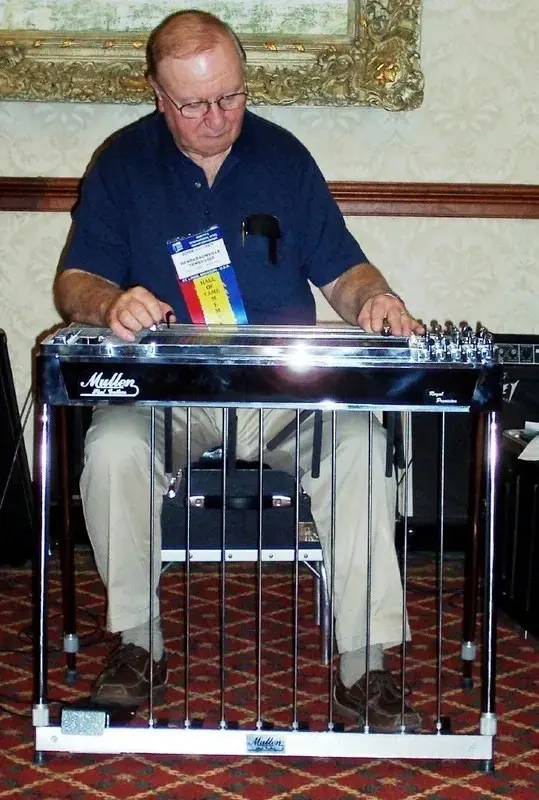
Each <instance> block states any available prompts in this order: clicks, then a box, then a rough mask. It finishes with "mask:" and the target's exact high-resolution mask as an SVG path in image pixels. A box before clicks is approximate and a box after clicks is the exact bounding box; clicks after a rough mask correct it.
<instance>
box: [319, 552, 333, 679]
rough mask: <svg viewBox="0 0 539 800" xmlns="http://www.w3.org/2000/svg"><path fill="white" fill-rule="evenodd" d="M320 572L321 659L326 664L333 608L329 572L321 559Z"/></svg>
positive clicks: (328, 655) (328, 654)
mask: <svg viewBox="0 0 539 800" xmlns="http://www.w3.org/2000/svg"><path fill="white" fill-rule="evenodd" d="M319 567H320V572H319V578H318V598H319V600H318V602H319V607H320V611H319V615H320V660H321V662H322V664H324V666H327V665H328V664H329V659H330V652H331V642H330V636H331V632H332V625H331V608H330V602H329V587H328V579H327V572H326V568H325V566H324V562H323V561H320V565H319Z"/></svg>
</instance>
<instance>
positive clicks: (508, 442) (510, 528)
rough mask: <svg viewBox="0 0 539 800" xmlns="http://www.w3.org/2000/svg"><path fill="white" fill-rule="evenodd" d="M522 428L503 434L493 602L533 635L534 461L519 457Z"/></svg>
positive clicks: (538, 498)
mask: <svg viewBox="0 0 539 800" xmlns="http://www.w3.org/2000/svg"><path fill="white" fill-rule="evenodd" d="M528 441H529V439H528V437H527V436H526V435H525V432H524V431H518V430H515V431H510V430H508V431H505V432H504V434H503V462H502V481H501V483H502V485H501V492H500V503H499V509H498V527H497V530H498V576H499V605H500V608H502V609H503V610H504V611H505V612H506V613H507V614H508V615H509V616H510V617H511V618H512V619H513V620H515V622H517V623H518V624H519V625H522V627H523V628H524V629H525V630H527V631H529V632H530V633H533V634H534V635H535V636H537V637H539V581H538V576H539V462H538V461H523V460H521V459H519V455H520V454H521V453H522V451H523V449H524V447H525V446H526V444H527V443H528Z"/></svg>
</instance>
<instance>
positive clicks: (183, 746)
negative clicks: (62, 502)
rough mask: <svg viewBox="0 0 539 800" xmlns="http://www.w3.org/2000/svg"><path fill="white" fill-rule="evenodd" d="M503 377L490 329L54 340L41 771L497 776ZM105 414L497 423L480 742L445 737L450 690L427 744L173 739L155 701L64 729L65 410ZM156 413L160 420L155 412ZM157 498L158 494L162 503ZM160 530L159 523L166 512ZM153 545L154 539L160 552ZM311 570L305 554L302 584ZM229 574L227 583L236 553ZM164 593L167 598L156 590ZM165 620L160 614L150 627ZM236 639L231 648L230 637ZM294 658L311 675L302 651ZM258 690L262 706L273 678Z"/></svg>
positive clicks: (89, 335) (39, 694) (257, 731)
mask: <svg viewBox="0 0 539 800" xmlns="http://www.w3.org/2000/svg"><path fill="white" fill-rule="evenodd" d="M385 333H387V332H385ZM502 368H503V365H502V364H501V363H500V359H499V358H498V356H497V353H496V349H495V345H494V343H493V337H492V336H491V335H490V334H489V333H488V332H487V331H486V330H484V329H479V330H477V331H473V330H472V329H471V328H469V327H461V328H458V329H457V328H454V327H452V326H450V327H446V329H445V330H444V331H442V330H441V329H440V328H438V327H434V328H431V330H429V331H427V332H426V333H425V334H424V335H412V336H410V337H409V338H403V337H393V336H389V335H383V334H379V335H373V334H368V333H365V332H363V331H361V330H359V329H354V328H351V327H347V326H344V325H335V326H332V325H326V326H320V327H319V326H315V327H294V326H290V327H263V326H208V327H203V326H198V325H196V326H193V325H172V326H170V327H169V326H167V325H158V326H156V327H155V329H152V330H144V331H142V332H140V333H139V334H137V335H136V338H135V341H134V342H132V343H127V342H124V341H122V340H120V339H118V338H117V337H115V336H113V335H112V334H111V332H110V331H109V330H107V329H104V328H99V327H93V326H88V325H79V324H73V325H70V326H68V327H66V328H63V329H62V330H59V331H57V332H55V333H53V334H52V335H50V336H48V337H47V338H46V339H45V340H44V341H43V342H42V343H41V345H40V347H39V351H38V354H37V364H36V375H37V388H38V403H39V412H40V443H39V498H40V516H41V523H40V529H39V535H40V539H39V554H38V558H37V559H36V570H37V573H38V574H37V580H36V587H37V589H36V597H35V611H36V613H35V620H36V623H35V630H34V655H35V681H34V687H35V689H34V705H33V724H34V727H35V750H36V758H37V759H38V760H39V759H40V758H41V757H43V754H44V753H45V752H46V751H62V750H63V751H68V752H93V753H114V752H123V753H129V752H131V753H135V752H137V753H142V752H145V753H169V754H172V753H177V754H180V753H198V754H229V755H233V754H240V755H241V754H248V753H256V754H258V755H267V756H271V755H275V754H278V755H281V756H287V755H291V756H297V757H306V756H324V757H336V756H347V757H355V758H359V757H370V758H381V757H391V758H441V759H446V758H447V759H456V758H463V759H472V760H479V761H481V762H482V763H483V766H484V768H485V769H486V770H488V769H491V768H492V758H493V741H494V736H495V734H496V713H495V640H496V625H495V603H494V546H495V542H494V528H495V524H494V508H495V501H496V478H497V471H498V464H499V456H500V436H501V431H500V422H499V414H498V410H499V409H500V407H501V403H502V390H503V386H502ZM102 404H142V405H148V406H151V407H152V409H153V407H154V406H155V407H163V406H183V407H187V408H188V407H192V406H202V407H203V406H214V407H223V408H224V409H226V408H236V407H239V408H241V407H253V408H282V407H285V408H292V409H296V411H299V409H306V410H311V409H314V410H317V409H323V410H327V411H329V412H333V411H336V410H339V411H341V410H344V411H358V410H359V411H369V412H371V411H379V410H390V411H399V410H400V411H405V412H408V411H415V410H420V411H432V412H433V413H436V412H437V413H445V412H461V413H465V412H474V413H475V412H482V413H484V414H485V416H486V419H487V423H486V443H487V447H486V452H487V459H486V463H487V470H486V471H487V475H486V525H485V528H486V532H485V545H484V555H485V564H486V569H485V574H484V581H483V610H484V620H485V621H484V626H483V642H482V644H483V646H482V662H481V708H480V715H479V726H478V731H477V733H468V732H466V733H463V734H462V735H460V734H459V735H453V736H443V735H441V734H442V733H443V732H444V731H443V725H442V722H441V718H442V717H441V690H440V689H439V690H438V695H437V703H436V708H437V711H436V714H437V717H436V719H437V722H436V725H435V729H434V730H433V731H432V732H431V733H428V732H427V733H423V734H416V733H405V732H404V731H403V733H401V734H376V733H369V732H368V731H366V732H363V733H359V732H343V731H339V730H338V728H337V727H336V725H335V724H334V723H333V721H332V718H331V714H330V716H329V718H328V724H327V726H326V729H325V730H322V731H308V730H301V729H300V728H299V726H298V725H297V724H296V722H294V724H292V725H291V727H289V728H287V729H282V730H266V729H264V728H263V726H262V724H260V725H259V724H258V723H257V724H256V725H255V726H252V727H250V728H248V729H245V730H240V729H237V728H234V729H232V727H228V726H227V724H226V720H225V719H224V716H223V720H222V722H221V724H220V726H219V727H218V728H213V729H195V726H194V725H192V722H191V720H190V719H189V718H188V716H186V719H185V721H184V724H183V725H182V726H178V727H169V728H164V727H160V726H159V725H157V724H155V720H154V718H153V707H152V703H151V699H150V700H149V722H148V724H147V725H146V726H134V727H129V726H124V727H121V726H119V727H114V726H110V725H109V723H108V718H107V715H106V714H105V713H103V714H102V715H101V716H100V717H99V716H97V717H96V716H95V715H94V716H92V717H91V719H89V720H88V719H85V718H84V716H80V715H79V716H76V714H75V715H74V716H72V717H71V720H72V721H73V719H74V720H75V725H74V727H73V726H71V727H70V726H69V724H67V723H66V724H64V723H63V722H62V724H61V725H58V724H56V723H54V724H53V723H51V721H50V719H49V704H48V699H47V667H48V664H47V652H48V638H47V587H48V582H47V559H48V553H49V530H48V505H49V501H50V460H51V441H52V439H51V430H52V414H51V406H76V405H82V406H96V405H102ZM151 413H152V419H154V412H153V410H152V412H151ZM152 425H153V423H152ZM152 452H153V451H152ZM150 496H153V493H152V492H150ZM150 502H152V501H151V500H150ZM150 508H152V506H150ZM150 519H151V520H152V519H153V515H152V514H150ZM151 524H152V523H151ZM152 536H153V534H152V532H150V542H151V541H152ZM223 540H224V534H223ZM152 546H153V545H152V544H150V547H152ZM296 547H297V546H296ZM442 551H443V548H442ZM224 552H225V551H224V546H223V553H224ZM297 559H298V555H297V553H296V578H295V580H296V581H297ZM441 567H442V568H443V562H442V564H441ZM221 568H222V580H223V582H224V579H225V575H226V571H225V570H226V565H225V557H224V555H223V557H222V562H221ZM442 572H443V569H442ZM150 573H152V570H150ZM150 581H151V578H150ZM296 590H297V584H296ZM150 596H153V595H152V584H150ZM440 598H441V593H440ZM151 613H152V611H151V606H150V616H151ZM222 613H223V614H225V612H224V611H223V612H222ZM223 618H224V617H223ZM441 620H442V607H441V599H440V626H439V628H438V632H437V634H436V635H437V646H436V648H437V649H436V652H437V663H438V674H439V677H440V671H441V668H442V661H443V658H442V642H443V637H442V624H441ZM222 635H223V641H224V640H225V631H224V629H223V631H222ZM68 644H69V643H68ZM66 652H67V650H66ZM294 659H295V660H294V665H295V666H294V670H295V672H297V667H298V662H297V652H296V655H295V656H294ZM331 675H332V673H331V670H330V672H329V677H328V681H329V689H328V697H331V687H332V683H331V680H332V678H331ZM222 680H223V682H222V688H221V704H222V708H223V712H224V711H225V710H226V691H227V684H226V681H225V680H224V678H223V679H222ZM404 683H405V681H404V682H403V685H404ZM440 685H441V682H440V680H438V686H440ZM188 691H189V686H186V687H185V694H186V696H188ZM403 691H404V690H403ZM256 693H257V696H260V697H262V684H261V678H260V674H259V675H258V678H257V683H256ZM150 696H151V691H150ZM294 702H295V701H294ZM330 706H331V703H329V707H330ZM294 720H296V708H295V707H294Z"/></svg>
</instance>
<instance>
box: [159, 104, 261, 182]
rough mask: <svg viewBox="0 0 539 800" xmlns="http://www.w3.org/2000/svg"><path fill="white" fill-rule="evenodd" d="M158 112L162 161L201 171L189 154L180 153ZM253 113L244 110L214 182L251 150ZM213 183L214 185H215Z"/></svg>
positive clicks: (252, 142)
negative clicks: (234, 136)
mask: <svg viewBox="0 0 539 800" xmlns="http://www.w3.org/2000/svg"><path fill="white" fill-rule="evenodd" d="M156 113H157V114H158V141H159V149H160V151H161V156H162V157H163V159H164V162H165V163H167V162H168V160H169V159H175V160H176V163H178V161H179V163H180V164H181V167H182V169H186V170H189V171H191V170H196V171H197V172H199V171H200V172H203V170H202V168H201V167H199V166H198V164H195V162H194V161H192V159H190V158H189V156H186V155H185V153H182V151H181V150H180V148H179V147H178V145H177V144H176V142H175V141H174V138H173V136H172V134H171V132H170V130H169V128H168V125H167V123H166V120H165V118H164V116H163V114H161V113H160V112H156ZM253 125H254V120H253V114H252V113H251V112H250V111H245V116H244V118H243V125H242V128H241V131H240V135H239V136H238V138H237V139H236V141H235V142H234V144H233V145H232V149H231V151H230V153H229V154H228V156H227V157H226V159H225V161H224V162H223V164H222V166H221V169H220V170H219V173H218V175H217V179H216V181H215V184H217V183H219V182H220V180H221V179H222V178H223V177H225V176H226V175H227V174H228V173H229V172H230V170H232V169H233V168H234V167H235V166H236V164H238V163H239V162H240V161H241V160H242V159H243V158H245V157H246V156H248V154H249V153H250V152H251V151H252V148H253V144H254V141H255V137H254V131H253ZM215 184H214V186H215Z"/></svg>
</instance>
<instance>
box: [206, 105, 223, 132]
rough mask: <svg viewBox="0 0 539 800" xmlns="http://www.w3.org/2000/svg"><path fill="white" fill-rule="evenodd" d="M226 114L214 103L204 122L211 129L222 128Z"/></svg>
mask: <svg viewBox="0 0 539 800" xmlns="http://www.w3.org/2000/svg"><path fill="white" fill-rule="evenodd" d="M224 115H225V112H224V111H223V109H222V108H221V107H220V106H219V104H218V103H212V104H211V106H210V107H209V109H208V112H207V114H206V116H205V117H204V121H205V122H206V124H207V125H209V126H210V127H211V128H220V127H221V126H222V124H223V121H224Z"/></svg>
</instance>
